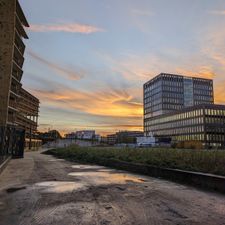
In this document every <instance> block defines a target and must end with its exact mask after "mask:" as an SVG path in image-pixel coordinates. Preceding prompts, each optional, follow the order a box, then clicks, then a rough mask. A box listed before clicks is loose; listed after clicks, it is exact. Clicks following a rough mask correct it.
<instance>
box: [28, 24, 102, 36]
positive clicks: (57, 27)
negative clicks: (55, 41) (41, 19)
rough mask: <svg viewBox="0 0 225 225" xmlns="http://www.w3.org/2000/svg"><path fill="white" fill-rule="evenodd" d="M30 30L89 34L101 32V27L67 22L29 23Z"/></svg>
mask: <svg viewBox="0 0 225 225" xmlns="http://www.w3.org/2000/svg"><path fill="white" fill-rule="evenodd" d="M29 30H30V31H33V32H68V33H82V34H91V33H96V32H101V31H103V29H101V28H98V27H95V26H91V25H84V24H78V23H68V24H45V25H40V24H31V25H30V28H29Z"/></svg>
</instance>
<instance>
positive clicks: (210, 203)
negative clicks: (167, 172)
mask: <svg viewBox="0 0 225 225" xmlns="http://www.w3.org/2000/svg"><path fill="white" fill-rule="evenodd" d="M15 167H16V168H17V169H16V171H15V170H14V168H15ZM224 202H225V196H224V195H220V194H216V193H209V192H203V191H199V190H197V189H194V188H190V187H188V186H184V185H178V184H175V183H172V182H168V181H164V180H159V179H155V178H150V177H146V176H139V175H133V174H130V173H126V172H122V171H118V170H112V169H107V168H103V167H98V166H90V165H89V166H87V165H78V164H76V165H74V164H73V163H71V162H67V161H63V160H57V159H54V158H53V157H51V156H46V155H42V154H39V153H27V155H26V157H25V159H22V160H12V161H11V162H10V164H9V166H8V167H7V169H6V170H5V171H4V172H3V174H2V175H1V177H0V218H1V219H0V225H31V224H32V225H108V224H111V225H132V224H133V225H145V224H152V225H159V224H160V225H161V224H165V225H174V224H177V225H178V224H182V225H184V224H187V225H188V224H190V225H192V224H193V225H197V224H199V225H202V224H204V225H214V224H217V225H223V224H224V225H225V220H224V218H225V206H224Z"/></svg>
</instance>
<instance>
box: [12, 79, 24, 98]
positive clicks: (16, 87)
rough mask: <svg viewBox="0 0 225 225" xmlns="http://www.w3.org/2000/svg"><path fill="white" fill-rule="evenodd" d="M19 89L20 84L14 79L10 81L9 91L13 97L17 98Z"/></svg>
mask: <svg viewBox="0 0 225 225" xmlns="http://www.w3.org/2000/svg"><path fill="white" fill-rule="evenodd" d="M21 87H22V84H21V83H18V82H16V81H15V80H14V79H12V81H11V87H10V91H11V93H12V94H13V95H14V96H15V97H19V93H20V89H21Z"/></svg>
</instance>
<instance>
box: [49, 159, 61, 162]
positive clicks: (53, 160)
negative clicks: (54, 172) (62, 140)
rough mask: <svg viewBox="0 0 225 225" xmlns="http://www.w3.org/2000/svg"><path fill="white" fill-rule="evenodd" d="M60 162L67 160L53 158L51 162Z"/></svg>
mask: <svg viewBox="0 0 225 225" xmlns="http://www.w3.org/2000/svg"><path fill="white" fill-rule="evenodd" d="M58 161H59V162H60V161H65V160H64V159H51V160H49V162H58Z"/></svg>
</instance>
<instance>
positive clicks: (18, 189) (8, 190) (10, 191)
mask: <svg viewBox="0 0 225 225" xmlns="http://www.w3.org/2000/svg"><path fill="white" fill-rule="evenodd" d="M24 189H26V187H25V186H23V187H12V188H8V189H7V190H6V191H7V192H8V193H14V192H16V191H21V190H24Z"/></svg>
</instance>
